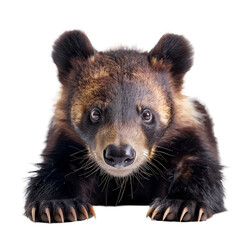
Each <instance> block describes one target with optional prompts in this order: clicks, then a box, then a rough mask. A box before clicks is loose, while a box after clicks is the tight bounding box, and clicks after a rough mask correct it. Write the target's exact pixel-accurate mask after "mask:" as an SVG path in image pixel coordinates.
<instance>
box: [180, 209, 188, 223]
mask: <svg viewBox="0 0 240 240" xmlns="http://www.w3.org/2000/svg"><path fill="white" fill-rule="evenodd" d="M187 212H188V207H185V208H184V209H183V211H182V214H181V217H180V222H181V221H182V220H183V217H184V216H185V214H186V213H187Z"/></svg>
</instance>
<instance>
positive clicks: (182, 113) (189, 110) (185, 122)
mask: <svg viewBox="0 0 240 240" xmlns="http://www.w3.org/2000/svg"><path fill="white" fill-rule="evenodd" d="M174 105H175V119H176V121H177V123H179V124H180V125H181V127H192V126H196V125H201V124H202V123H201V119H202V115H201V113H199V112H198V111H197V110H196V108H195V106H194V104H193V102H192V101H191V100H190V99H189V98H188V97H186V96H184V95H183V94H181V93H176V94H175V95H174Z"/></svg>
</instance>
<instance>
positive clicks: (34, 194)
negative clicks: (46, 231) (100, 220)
mask: <svg viewBox="0 0 240 240" xmlns="http://www.w3.org/2000/svg"><path fill="white" fill-rule="evenodd" d="M25 215H26V216H27V217H28V218H30V219H31V220H32V221H34V222H35V221H36V222H48V223H51V222H66V221H77V220H84V219H88V218H90V217H92V216H95V212H94V210H93V207H92V206H91V205H90V204H89V203H88V202H86V201H84V200H83V198H82V197H81V194H76V193H75V191H74V188H73V186H72V184H71V182H69V181H67V180H66V178H65V177H64V175H63V174H62V173H61V171H60V170H59V169H57V168H56V167H54V166H51V165H50V164H46V163H44V164H42V166H41V168H40V170H38V171H37V175H36V176H34V177H32V178H31V179H30V182H29V186H28V189H27V201H26V205H25Z"/></svg>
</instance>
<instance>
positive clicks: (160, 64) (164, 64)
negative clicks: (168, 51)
mask: <svg viewBox="0 0 240 240" xmlns="http://www.w3.org/2000/svg"><path fill="white" fill-rule="evenodd" d="M150 63H151V65H152V67H153V68H156V69H158V70H160V71H164V72H165V71H166V72H168V71H169V70H170V69H171V67H172V65H171V63H170V62H168V61H164V60H163V59H159V60H158V59H157V58H155V57H152V58H151V59H150Z"/></svg>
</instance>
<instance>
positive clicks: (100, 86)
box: [52, 31, 192, 177]
mask: <svg viewBox="0 0 240 240" xmlns="http://www.w3.org/2000/svg"><path fill="white" fill-rule="evenodd" d="M52 56H53V60H54V62H55V63H56V65H57V67H58V70H59V80H60V82H61V83H62V84H63V92H64V94H63V96H64V100H65V105H64V106H65V108H66V109H65V110H64V111H65V112H66V114H67V118H68V122H69V127H70V128H72V129H73V130H74V131H75V133H76V134H77V135H78V137H79V140H81V141H82V142H83V143H84V145H85V146H86V148H87V150H88V156H89V158H90V159H91V160H92V161H94V162H95V163H97V165H98V166H99V167H100V168H101V169H102V170H104V171H105V172H107V173H108V174H110V175H112V176H116V177H125V176H129V175H131V174H133V173H134V172H135V171H138V170H139V169H140V168H142V167H144V165H145V164H146V163H147V162H149V161H151V159H152V158H153V157H154V154H155V152H154V151H155V149H156V147H157V144H158V141H159V139H161V137H162V136H163V135H164V133H165V132H166V130H167V129H168V126H169V125H170V124H171V122H172V121H173V105H174V104H173V96H174V95H177V93H178V92H180V90H181V85H182V77H183V75H184V74H185V73H186V72H187V71H188V70H189V68H190V67H191V64H192V59H191V57H192V50H191V47H190V46H189V43H188V42H187V40H186V39H184V38H183V37H182V36H177V35H172V34H167V35H164V36H163V37H162V38H161V39H160V41H159V42H158V43H157V45H156V46H155V47H154V48H153V49H152V50H151V51H150V52H149V53H139V52H138V51H134V50H126V49H119V50H115V51H107V52H97V51H96V50H95V49H94V48H93V47H92V45H91V43H90V41H89V40H88V38H87V37H86V35H85V34H84V33H82V32H80V31H71V32H66V33H64V34H63V35H62V36H60V38H59V39H58V40H57V41H56V42H55V45H54V50H53V55H52Z"/></svg>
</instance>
